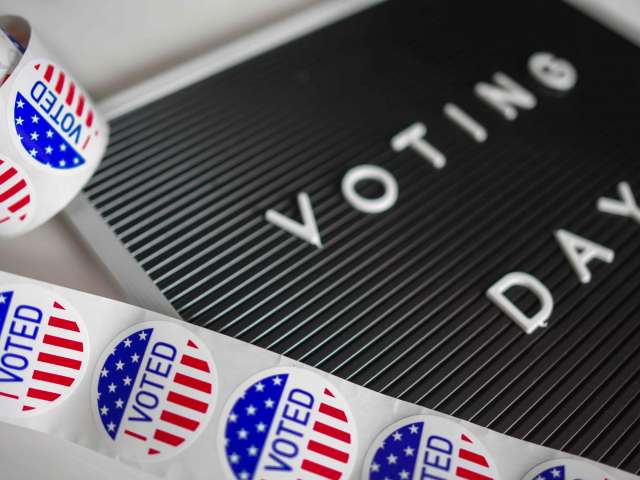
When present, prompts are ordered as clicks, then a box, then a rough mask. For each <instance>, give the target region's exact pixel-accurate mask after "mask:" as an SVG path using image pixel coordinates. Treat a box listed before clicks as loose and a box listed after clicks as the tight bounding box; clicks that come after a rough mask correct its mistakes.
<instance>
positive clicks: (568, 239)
mask: <svg viewBox="0 0 640 480" xmlns="http://www.w3.org/2000/svg"><path fill="white" fill-rule="evenodd" d="M555 235H556V240H558V243H559V244H560V248H562V251H563V252H564V254H565V255H566V257H567V259H568V260H569V263H570V264H571V266H572V267H573V269H574V270H575V272H576V275H578V278H579V279H580V281H581V282H582V283H589V282H590V281H591V271H590V270H589V268H588V266H587V265H588V264H589V262H590V261H591V260H593V259H594V258H597V259H598V260H602V261H603V262H606V263H611V262H613V259H614V257H615V253H614V251H613V250H611V249H610V248H607V247H603V246H602V245H600V244H598V243H595V242H592V241H591V240H587V239H586V238H584V237H581V236H579V235H576V234H575V233H571V232H568V231H567V230H557V231H556V232H555Z"/></svg>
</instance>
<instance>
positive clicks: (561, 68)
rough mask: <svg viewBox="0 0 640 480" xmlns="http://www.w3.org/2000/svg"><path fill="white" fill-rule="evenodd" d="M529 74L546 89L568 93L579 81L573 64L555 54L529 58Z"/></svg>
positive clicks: (538, 53)
mask: <svg viewBox="0 0 640 480" xmlns="http://www.w3.org/2000/svg"><path fill="white" fill-rule="evenodd" d="M528 67H529V73H531V76H532V77H533V78H535V79H536V80H537V81H539V82H540V83H541V84H543V85H544V86H545V87H548V88H552V89H554V90H559V91H561V92H566V91H568V90H571V89H572V88H573V87H574V86H575V85H576V82H577V81H578V74H577V73H576V69H575V68H574V67H573V65H571V63H570V62H569V61H567V60H565V59H563V58H558V57H556V56H555V55H554V54H553V53H549V52H537V53H534V54H533V55H531V56H530V57H529V62H528Z"/></svg>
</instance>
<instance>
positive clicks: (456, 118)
mask: <svg viewBox="0 0 640 480" xmlns="http://www.w3.org/2000/svg"><path fill="white" fill-rule="evenodd" d="M443 111H444V114H445V116H446V117H447V118H448V119H449V120H451V121H452V122H453V123H455V124H456V125H458V126H459V127H460V128H462V129H463V130H464V131H465V132H467V133H468V134H469V135H471V138H473V139H474V140H475V141H476V142H478V143H482V142H484V141H485V140H486V139H487V130H486V129H485V128H484V127H483V126H482V125H480V124H479V123H478V122H476V121H475V119H474V118H472V117H471V116H469V114H467V112H465V111H464V110H462V109H461V108H460V107H458V106H457V105H456V104H455V103H447V104H446V105H445V106H444V109H443Z"/></svg>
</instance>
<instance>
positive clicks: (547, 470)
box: [522, 458, 614, 480]
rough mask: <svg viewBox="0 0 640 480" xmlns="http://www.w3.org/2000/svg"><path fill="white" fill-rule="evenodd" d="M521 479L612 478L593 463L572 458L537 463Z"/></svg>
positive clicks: (568, 479)
mask: <svg viewBox="0 0 640 480" xmlns="http://www.w3.org/2000/svg"><path fill="white" fill-rule="evenodd" d="M522 480H614V479H613V477H611V476H610V475H607V474H606V473H605V472H603V471H602V470H600V469H599V468H598V467H596V466H595V465H593V464H591V463H588V462H587V461H583V460H577V459H574V458H563V459H558V460H551V461H548V462H545V463H543V464H541V465H538V466H537V467H535V468H534V469H532V470H531V471H530V472H529V473H527V474H526V475H525V476H524V478H523V479H522Z"/></svg>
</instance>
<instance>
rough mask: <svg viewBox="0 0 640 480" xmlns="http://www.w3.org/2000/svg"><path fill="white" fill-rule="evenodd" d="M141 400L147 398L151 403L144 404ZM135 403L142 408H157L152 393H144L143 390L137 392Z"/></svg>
mask: <svg viewBox="0 0 640 480" xmlns="http://www.w3.org/2000/svg"><path fill="white" fill-rule="evenodd" d="M143 398H148V399H150V400H151V402H150V403H145V402H144V401H143ZM147 401H148V400H147ZM136 403H139V404H140V405H142V406H143V407H144V408H149V409H153V408H156V407H157V406H158V397H156V396H155V395H154V394H153V393H149V392H145V391H144V390H143V391H141V392H138V394H137V395H136Z"/></svg>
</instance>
